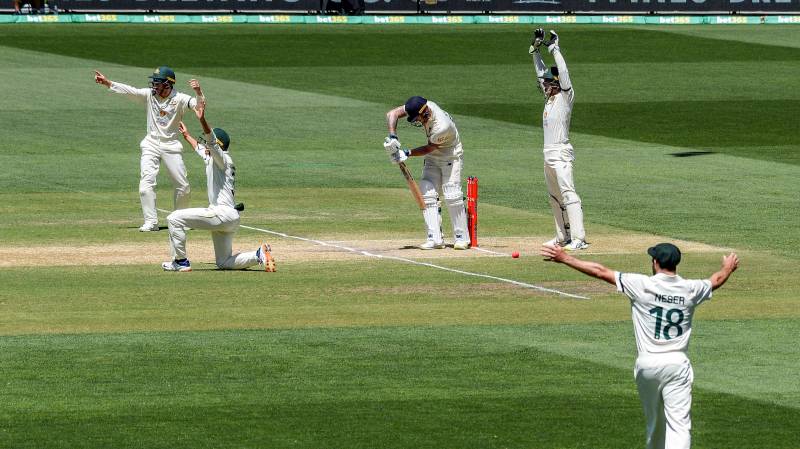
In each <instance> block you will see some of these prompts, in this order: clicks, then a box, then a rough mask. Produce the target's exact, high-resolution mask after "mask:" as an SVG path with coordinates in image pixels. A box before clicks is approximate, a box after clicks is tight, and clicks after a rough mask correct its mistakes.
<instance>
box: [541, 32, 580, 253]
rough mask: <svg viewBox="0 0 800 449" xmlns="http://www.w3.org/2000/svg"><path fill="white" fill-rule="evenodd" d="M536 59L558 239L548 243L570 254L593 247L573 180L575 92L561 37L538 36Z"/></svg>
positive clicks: (546, 165) (546, 163)
mask: <svg viewBox="0 0 800 449" xmlns="http://www.w3.org/2000/svg"><path fill="white" fill-rule="evenodd" d="M542 45H546V46H547V50H548V51H550V54H551V55H553V59H555V61H556V65H555V67H552V68H551V69H549V70H548V69H547V66H545V65H544V61H543V60H542V55H541V54H540V53H539V48H540V47H541V46H542ZM528 52H529V53H530V54H531V55H533V64H534V66H535V67H536V78H537V81H538V87H539V89H540V90H541V91H542V93H543V94H544V97H545V100H546V102H545V105H544V112H543V113H542V127H543V128H544V178H545V181H546V182H547V191H548V193H549V194H550V207H551V208H552V210H553V216H554V218H555V222H556V237H555V238H554V239H553V240H551V241H549V242H547V243H549V244H554V245H560V246H564V247H566V248H567V249H568V250H580V249H586V248H588V247H589V244H588V243H586V232H585V231H584V228H583V209H582V207H581V198H580V197H579V196H578V194H577V193H576V192H575V183H574V181H573V179H572V162H573V161H574V160H575V152H574V150H573V148H572V144H571V143H570V142H569V122H570V119H571V118H572V104H573V102H574V101H575V91H574V90H573V89H572V82H571V81H570V78H569V72H568V71H567V63H566V62H565V61H564V57H563V56H562V55H561V49H560V48H559V46H558V35H557V34H556V33H555V31H550V41H549V42H545V41H544V30H542V29H541V28H539V29H537V30H536V31H535V32H534V39H533V42H532V44H531V46H530V49H529V51H528Z"/></svg>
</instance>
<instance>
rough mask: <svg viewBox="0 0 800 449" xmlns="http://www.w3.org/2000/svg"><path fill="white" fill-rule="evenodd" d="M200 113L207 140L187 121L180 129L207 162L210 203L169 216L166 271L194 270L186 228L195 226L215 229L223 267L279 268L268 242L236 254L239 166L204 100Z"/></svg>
mask: <svg viewBox="0 0 800 449" xmlns="http://www.w3.org/2000/svg"><path fill="white" fill-rule="evenodd" d="M198 89H199V85H198ZM196 114H197V117H198V118H199V119H200V124H201V125H202V126H203V133H204V137H203V138H204V140H205V143H200V142H198V141H197V140H195V139H194V138H192V136H190V135H189V132H188V131H187V130H186V126H185V125H184V124H183V122H181V123H180V125H179V129H180V132H181V134H182V135H183V137H184V139H186V141H187V142H188V143H189V144H190V145H191V146H192V148H194V150H195V151H196V152H197V154H199V155H200V157H202V158H203V161H204V162H205V164H206V178H207V185H208V207H207V208H205V209H203V208H190V209H179V210H176V211H174V212H172V213H171V214H169V216H167V224H168V225H169V243H170V249H171V252H172V261H171V262H164V263H163V264H161V267H162V268H163V269H164V270H166V271H192V266H191V264H190V263H189V259H187V258H186V228H193V229H208V230H210V231H211V239H212V240H213V241H214V254H215V256H216V264H217V267H218V268H219V269H221V270H241V269H244V268H247V267H251V266H253V265H258V264H261V265H262V266H263V267H264V270H265V271H275V260H274V259H273V258H272V254H271V253H270V247H269V245H266V244H264V243H262V244H261V247H259V248H258V249H257V250H256V251H251V252H246V253H239V254H232V252H233V250H232V248H233V237H234V235H236V231H237V230H238V229H239V211H240V210H242V209H244V205H239V207H237V205H235V203H234V194H235V181H236V179H235V177H236V166H235V165H234V164H233V159H231V156H230V154H228V147H229V145H230V137H229V136H228V133H226V132H225V131H224V130H222V129H220V128H214V129H213V130H212V129H211V128H210V127H209V126H208V123H207V122H206V119H205V104H204V103H202V102H201V103H200V104H199V105H198V106H197V109H196Z"/></svg>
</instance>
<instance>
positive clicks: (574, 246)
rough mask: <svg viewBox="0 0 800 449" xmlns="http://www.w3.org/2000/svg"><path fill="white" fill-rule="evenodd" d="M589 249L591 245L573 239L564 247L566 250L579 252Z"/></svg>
mask: <svg viewBox="0 0 800 449" xmlns="http://www.w3.org/2000/svg"><path fill="white" fill-rule="evenodd" d="M587 248H589V244H588V243H586V242H584V241H583V240H581V239H573V240H572V241H571V242H569V243H568V244H567V246H565V247H564V249H565V250H567V251H578V250H582V249H587Z"/></svg>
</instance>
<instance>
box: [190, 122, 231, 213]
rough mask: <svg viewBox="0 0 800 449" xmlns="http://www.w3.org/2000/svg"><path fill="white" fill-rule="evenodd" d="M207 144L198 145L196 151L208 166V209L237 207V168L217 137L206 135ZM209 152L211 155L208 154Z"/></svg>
mask: <svg viewBox="0 0 800 449" xmlns="http://www.w3.org/2000/svg"><path fill="white" fill-rule="evenodd" d="M204 138H205V139H206V142H208V143H207V144H203V143H198V144H197V148H195V151H196V152H197V154H199V155H200V157H202V158H203V161H204V162H205V164H206V188H207V189H208V207H209V208H214V207H216V206H225V207H230V208H231V209H233V208H235V207H236V203H235V202H234V195H235V194H236V166H235V165H233V159H231V156H230V155H229V154H228V152H227V151H222V148H220V146H219V144H217V138H216V136H215V135H214V134H213V133H212V134H205V135H204ZM206 151H208V153H209V154H206Z"/></svg>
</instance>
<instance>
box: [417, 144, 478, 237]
mask: <svg viewBox="0 0 800 449" xmlns="http://www.w3.org/2000/svg"><path fill="white" fill-rule="evenodd" d="M463 165H464V160H463V159H462V158H460V157H459V158H457V159H452V160H447V161H438V160H435V159H428V158H425V161H424V162H423V165H422V178H421V179H420V180H419V188H420V191H421V192H422V198H423V200H424V201H425V210H424V211H423V212H422V217H423V218H424V219H425V227H426V229H427V233H428V240H433V241H435V242H437V243H438V242H441V241H442V225H441V223H442V218H441V214H440V212H439V192H441V193H442V195H443V196H444V202H445V204H447V210H448V212H449V213H450V223H451V224H452V225H453V239H454V240H455V241H457V242H458V241H469V230H468V229H467V211H466V208H465V206H464V193H463V191H462V190H461V167H462V166H463Z"/></svg>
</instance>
